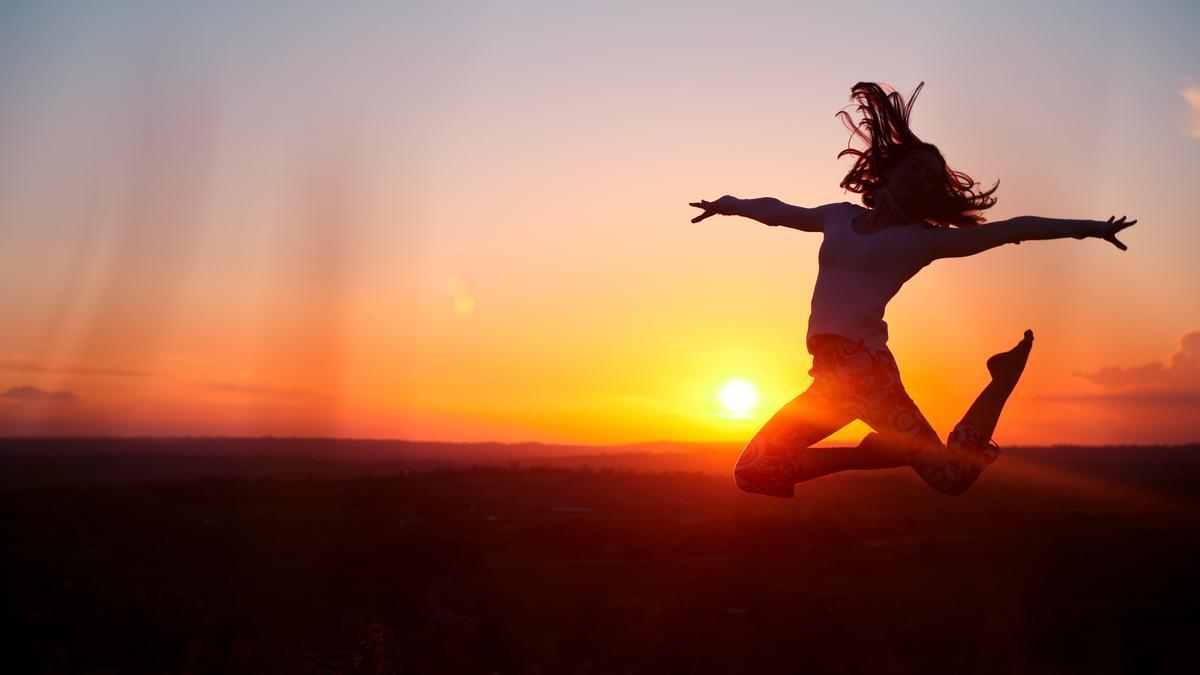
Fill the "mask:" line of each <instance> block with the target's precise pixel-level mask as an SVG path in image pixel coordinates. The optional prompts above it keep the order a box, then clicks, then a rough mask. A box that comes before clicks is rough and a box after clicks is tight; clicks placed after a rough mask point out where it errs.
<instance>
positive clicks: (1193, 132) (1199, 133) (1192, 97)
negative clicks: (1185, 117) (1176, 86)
mask: <svg viewBox="0 0 1200 675" xmlns="http://www.w3.org/2000/svg"><path fill="white" fill-rule="evenodd" d="M1179 93H1180V95H1182V96H1183V100H1184V101H1186V102H1187V104H1188V109H1189V112H1190V113H1191V129H1189V130H1188V135H1189V136H1191V137H1192V138H1200V87H1197V86H1196V85H1194V84H1189V85H1187V86H1185V87H1184V88H1183V90H1181V91H1180V92H1179Z"/></svg>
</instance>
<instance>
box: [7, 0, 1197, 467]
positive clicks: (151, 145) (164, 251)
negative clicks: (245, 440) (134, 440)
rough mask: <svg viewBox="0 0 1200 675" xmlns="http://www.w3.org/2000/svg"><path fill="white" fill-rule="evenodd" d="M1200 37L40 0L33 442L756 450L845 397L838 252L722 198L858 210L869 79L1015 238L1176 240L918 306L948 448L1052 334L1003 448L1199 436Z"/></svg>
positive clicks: (1014, 23) (1040, 265)
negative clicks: (836, 353) (1089, 228)
mask: <svg viewBox="0 0 1200 675" xmlns="http://www.w3.org/2000/svg"><path fill="white" fill-rule="evenodd" d="M929 17H935V18H933V19H930V18H929ZM1197 25H1200V6H1197V5H1195V4H1192V3H1163V4H1158V5H1154V6H1146V5H1140V6H1138V5H1123V4H1118V3H1085V2H1060V3H1054V4H1050V5H1047V4H1045V3H1033V2H1015V3H1007V4H1005V5H1003V6H993V7H986V8H984V7H982V6H976V5H963V4H961V3H940V2H918V3H915V5H913V4H912V3H910V4H908V5H898V4H896V3H868V4H867V5H856V6H855V11H854V12H844V13H839V12H837V11H836V10H835V8H834V7H832V6H828V5H827V4H824V3H777V2H768V3H757V4H755V5H752V6H739V7H737V8H734V7H718V6H706V5H699V6H697V5H695V4H694V3H682V2H670V3H656V4H653V5H651V6H645V5H643V4H636V5H635V4H634V3H629V2H623V3H603V4H601V3H596V4H575V3H573V4H571V5H569V6H563V5H560V4H557V3H549V2H517V3H507V4H505V5H504V6H500V5H494V4H488V3H458V4H441V5H428V6H421V5H406V6H390V7H371V8H356V10H355V11H354V12H348V11H345V10H344V8H343V9H340V10H339V8H335V7H332V6H327V5H323V4H320V3H302V2H295V3H279V4H277V5H273V4H271V3H264V4H256V5H255V6H252V7H228V8H217V7H213V6H207V5H206V6H192V7H188V6H169V5H164V4H160V3H149V2H115V3H106V4H105V5H103V6H100V5H94V4H89V3H55V4H54V5H53V6H50V5H41V4H29V5H25V6H14V5H8V6H6V8H5V9H3V10H0V38H2V39H0V55H3V58H0V91H3V93H4V95H3V97H2V99H0V100H3V104H0V139H2V141H3V143H4V147H5V151H4V152H3V153H0V228H3V230H2V231H3V233H4V238H5V246H4V247H3V248H2V249H0V275H2V276H0V288H3V289H4V292H3V293H4V294H3V298H4V299H3V303H2V305H0V306H2V307H3V309H4V313H5V315H6V317H8V320H7V321H6V322H5V328H6V330H4V331H2V332H0V436H24V435H114V436H172V435H175V436H184V435H191V436H239V437H256V436H267V435H275V436H297V437H345V438H379V439H419V440H422V441H430V442H434V441H451V442H453V441H463V442H487V441H495V442H541V443H562V444H581V445H614V444H631V443H645V442H656V441H658V440H660V439H661V440H664V441H680V442H689V441H690V442H738V441H745V440H748V439H749V438H750V437H751V436H752V435H753V433H754V431H755V430H757V429H758V428H759V426H761V425H762V423H763V422H764V421H765V420H766V419H767V417H769V416H770V415H771V414H772V413H773V412H774V411H775V410H776V409H778V407H779V406H781V405H782V404H783V403H785V402H786V401H788V400H790V399H791V398H792V397H794V396H795V395H797V394H799V393H800V392H801V391H803V390H804V389H805V388H806V387H807V386H808V384H809V382H810V381H811V378H810V376H809V375H808V369H809V367H810V366H811V356H810V355H809V354H808V353H807V351H806V350H805V348H804V335H805V330H806V327H807V320H808V309H809V304H808V303H809V300H810V297H811V293H812V285H813V281H814V279H815V275H816V264H817V260H816V254H817V249H818V247H819V245H820V243H821V236H820V235H819V234H811V233H803V232H797V231H793V230H786V229H784V228H768V227H766V226H764V225H761V224H758V223H755V222H753V221H749V220H746V219H738V218H726V217H714V218H710V219H708V220H705V221H702V222H701V223H697V224H692V223H690V222H689V219H690V218H692V217H693V216H694V215H696V213H697V212H696V210H695V209H693V208H692V207H689V206H688V205H687V204H688V202H691V201H696V200H698V199H715V198H717V197H719V196H721V195H723V194H732V195H736V196H739V197H761V196H776V197H778V198H780V199H783V200H784V201H787V202H790V203H794V204H799V205H805V206H813V205H819V204H823V203H829V202H838V201H851V202H855V203H859V198H858V195H855V194H853V193H849V192H844V191H842V190H841V189H840V188H839V187H838V183H839V181H840V180H841V178H842V176H843V175H844V173H845V171H846V170H847V169H848V168H849V166H850V164H851V162H850V161H849V159H848V158H842V159H840V160H839V159H837V158H836V155H837V153H838V152H839V151H841V150H842V149H844V148H845V147H846V146H847V141H848V139H849V134H848V132H847V131H846V129H845V128H844V127H843V126H842V124H841V122H840V121H839V120H838V119H836V118H835V116H834V115H835V113H837V112H838V111H839V110H842V109H843V108H844V107H845V106H847V105H848V104H849V100H848V97H849V93H850V87H851V86H852V85H853V84H854V83H855V82H858V81H861V80H866V81H878V82H886V83H888V84H890V85H892V86H894V87H895V88H896V89H897V90H899V91H900V92H901V93H902V94H904V95H905V97H907V96H908V95H909V94H910V93H911V92H912V90H913V89H914V88H915V87H916V85H917V84H918V83H919V82H921V81H924V82H925V87H924V89H923V91H922V92H921V94H920V96H919V97H918V99H917V101H916V103H915V105H914V107H913V127H914V131H915V132H916V133H917V134H918V135H919V136H920V137H921V138H922V139H924V140H927V141H929V142H932V143H935V144H937V145H938V146H939V147H940V148H941V149H942V151H943V152H944V153H945V155H946V157H947V159H948V161H949V163H950V165H951V167H952V168H954V169H957V170H961V171H964V172H966V173H967V174H969V175H970V176H971V177H972V178H974V179H975V180H976V181H978V182H979V183H980V184H981V185H982V186H983V187H984V188H987V187H990V186H991V185H992V184H993V183H995V182H996V181H997V180H999V181H1000V187H999V189H998V190H997V192H996V197H998V199H999V201H998V203H997V205H996V206H995V207H994V208H993V209H991V210H990V211H988V212H986V214H985V215H986V216H987V217H988V218H989V220H1001V219H1004V218H1010V217H1013V216H1018V215H1027V214H1032V215H1041V216H1050V217H1063V218H1090V219H1097V220H1104V219H1106V218H1107V217H1108V216H1110V215H1115V216H1117V217H1119V216H1121V215H1127V216H1128V217H1129V218H1137V219H1138V224H1137V225H1135V226H1134V227H1132V228H1130V229H1129V230H1126V231H1125V232H1123V233H1122V234H1121V239H1122V241H1124V242H1125V243H1126V244H1127V245H1128V246H1129V250H1128V251H1124V252H1122V251H1119V250H1117V249H1116V248H1114V247H1113V246H1111V245H1110V244H1108V243H1105V242H1102V241H1099V240H1087V241H1076V240H1072V239H1067V240H1058V241H1033V242H1025V243H1024V244H1022V245H1020V246H1004V247H1000V248H999V249H996V250H994V251H989V252H987V253H984V254H981V255H979V256H975V257H971V258H967V259H957V260H955V259H951V260H941V261H938V262H935V263H934V264H933V265H931V266H930V267H929V268H928V269H926V270H925V271H923V272H922V273H921V274H920V275H918V276H917V277H916V278H915V279H913V280H912V281H910V282H909V283H908V284H907V285H906V286H905V288H904V289H903V290H901V292H900V294H899V295H898V296H897V297H896V298H895V299H894V300H893V301H892V303H891V304H890V305H889V308H888V314H887V317H886V318H887V321H888V327H889V333H890V340H889V346H890V348H891V350H892V351H893V353H894V354H895V355H896V358H897V361H898V363H899V366H900V372H901V374H902V375H903V376H904V381H905V385H906V387H907V389H908V390H909V392H910V393H911V394H912V396H913V398H914V400H916V402H917V403H918V405H920V407H921V409H922V410H923V411H924V413H925V415H926V417H928V418H929V420H930V422H932V423H933V425H934V427H935V428H937V429H938V430H939V432H940V433H942V434H943V435H944V434H945V433H946V432H948V431H949V430H950V428H951V426H952V425H953V424H954V423H955V422H956V421H957V420H958V418H959V417H960V416H961V415H962V412H963V411H964V410H965V409H966V407H967V406H968V405H969V404H970V403H971V401H972V400H973V398H974V396H975V395H976V394H977V393H978V392H979V390H980V388H981V387H982V386H983V385H984V384H986V382H987V378H988V375H987V371H986V369H985V367H984V361H985V359H986V358H987V357H988V356H990V355H991V354H994V353H996V352H998V351H1001V350H1005V349H1008V348H1010V347H1011V346H1012V345H1013V344H1015V343H1016V341H1017V340H1018V339H1020V336H1021V334H1022V332H1023V331H1024V330H1025V329H1026V328H1031V329H1032V330H1033V332H1034V335H1035V343H1034V348H1033V352H1032V354H1031V356H1030V360H1029V364H1028V366H1027V368H1026V371H1025V375H1024V377H1023V379H1022V381H1021V383H1020V384H1019V385H1018V386H1017V388H1016V391H1015V393H1014V394H1013V396H1012V398H1011V400H1010V402H1009V404H1008V406H1007V408H1006V410H1005V413H1004V416H1003V417H1002V419H1001V421H1000V425H999V427H998V429H997V432H996V435H995V440H996V441H997V442H998V443H999V444H1000V445H1001V446H1016V445H1030V446H1039V445H1052V444H1079V445H1113V444H1182V443H1193V442H1200V414H1197V413H1198V412H1200V299H1198V298H1197V293H1196V292H1197V290H1198V289H1200V267H1197V266H1196V265H1195V252H1196V251H1197V250H1200V219H1198V218H1197V216H1196V215H1195V209H1194V206H1193V205H1192V203H1191V197H1192V195H1191V194H1190V193H1189V191H1188V190H1187V189H1186V187H1185V189H1180V186H1188V185H1194V184H1197V183H1198V182H1200V50H1197V49H1196V47H1195V44H1194V43H1195V36H1194V32H1195V31H1194V27H1195V26H1197ZM981 26H984V27H986V28H985V29H983V30H981V29H980V27H981ZM816 64H819V68H818V67H816ZM856 147H857V146H856ZM985 308H986V309H985ZM736 382H743V383H748V384H749V385H751V388H752V389H753V394H754V396H750V395H748V394H747V395H746V396H734V395H728V394H729V393H730V386H731V383H736ZM733 393H734V394H738V392H736V391H735V392H733ZM866 432H867V428H866V427H865V425H862V424H861V423H857V422H856V423H854V424H852V425H850V426H849V427H846V428H845V429H843V430H842V431H840V432H838V433H836V434H834V435H833V436H831V437H830V438H829V439H827V441H826V443H828V444H838V445H841V444H850V443H853V442H855V441H857V439H858V438H860V437H861V436H862V435H864V434H865V433H866Z"/></svg>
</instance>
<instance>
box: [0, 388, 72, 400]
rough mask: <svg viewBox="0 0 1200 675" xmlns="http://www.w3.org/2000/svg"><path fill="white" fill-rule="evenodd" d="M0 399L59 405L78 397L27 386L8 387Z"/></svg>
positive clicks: (67, 393) (65, 392)
mask: <svg viewBox="0 0 1200 675" xmlns="http://www.w3.org/2000/svg"><path fill="white" fill-rule="evenodd" d="M0 397H2V398H11V399H15V400H17V401H55V402H61V403H70V402H72V401H77V400H79V397H78V396H76V395H75V394H72V393H71V392H69V391H46V390H44V389H38V388H37V387H31V386H28V385H25V386H20V387H10V388H9V389H8V391H6V392H4V393H3V394H0Z"/></svg>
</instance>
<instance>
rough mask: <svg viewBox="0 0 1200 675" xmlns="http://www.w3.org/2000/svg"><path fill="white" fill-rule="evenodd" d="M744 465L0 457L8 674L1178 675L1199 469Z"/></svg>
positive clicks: (402, 453) (620, 456)
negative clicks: (926, 479)
mask: <svg viewBox="0 0 1200 675" xmlns="http://www.w3.org/2000/svg"><path fill="white" fill-rule="evenodd" d="M739 450H740V447H739V446H738V445H737V444H672V443H651V444H639V445H632V446H621V447H616V446H612V447H583V446H574V447H572V446H551V445H542V444H523V445H502V444H433V443H419V442H399V441H395V442H394V441H338V440H321V439H271V438H260V439H226V438H216V439H128V438H122V439H114V438H104V439H85V438H75V439H18V438H7V439H0V467H2V471H0V508H2V509H3V517H2V519H0V537H2V541H0V545H2V546H3V550H4V556H3V567H4V570H3V572H4V573H3V580H4V581H3V583H4V591H3V592H4V597H5V602H4V605H3V610H2V611H3V612H4V616H3V617H2V618H3V620H4V622H5V624H6V625H8V626H10V628H9V629H7V630H6V631H5V634H6V636H7V642H8V644H7V646H6V648H5V649H4V650H3V652H2V653H3V656H2V657H0V671H2V672H5V673H168V672H169V673H175V672H179V673H274V672H280V673H614V674H616V673H809V672H811V673H860V672H862V673H884V672H887V673H934V672H944V673H974V672H982V673H1063V672H1066V673H1131V672H1137V673H1160V672H1161V673H1179V672H1192V671H1194V668H1195V665H1194V664H1195V661H1196V658H1197V655H1196V654H1195V652H1194V649H1193V647H1192V645H1191V639H1192V637H1193V636H1194V635H1195V634H1196V633H1197V631H1198V630H1200V591H1197V590H1196V587H1194V586H1192V584H1193V583H1194V576H1195V573H1196V571H1197V562H1196V561H1197V560H1200V446H1170V447H1161V446H1160V447H1145V446H1142V447H1131V446H1112V447H1087V448H1082V447H1070V446H1054V447H1041V448H1005V450H1004V454H1003V455H1002V456H1001V458H1000V460H999V461H998V462H997V463H996V464H995V465H993V467H991V468H990V469H989V470H988V472H987V473H985V474H984V476H983V478H981V479H980V481H979V482H978V483H977V484H976V485H975V486H974V487H972V488H971V489H970V490H969V491H968V492H967V493H965V494H963V495H962V496H959V497H947V496H944V495H941V494H938V493H936V492H934V491H933V490H931V489H930V488H928V487H927V486H925V485H924V484H923V483H922V482H921V481H920V480H919V479H918V478H917V477H916V475H915V474H914V473H912V472H911V471H908V470H893V471H885V472H871V473H848V474H841V475H835V476H830V477H827V478H823V479H820V480H817V481H813V482H810V483H806V484H803V485H800V486H798V487H797V490H796V495H797V496H796V498H795V499H790V500H781V499H775V498H771V497H764V496H759V495H748V494H745V493H743V492H740V491H739V490H737V488H736V487H735V486H734V484H733V481H732V479H731V477H730V472H731V470H732V466H733V462H734V460H735V459H736V457H737V453H738V451H739Z"/></svg>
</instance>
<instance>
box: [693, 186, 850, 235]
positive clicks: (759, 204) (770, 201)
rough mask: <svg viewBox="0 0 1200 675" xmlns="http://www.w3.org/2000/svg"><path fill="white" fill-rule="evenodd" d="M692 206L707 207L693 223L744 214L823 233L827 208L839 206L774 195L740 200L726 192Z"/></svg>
mask: <svg viewBox="0 0 1200 675" xmlns="http://www.w3.org/2000/svg"><path fill="white" fill-rule="evenodd" d="M691 205H692V206H695V207H696V208H699V209H704V213H702V214H700V215H698V216H696V217H695V218H692V222H693V223H698V222H700V221H701V220H704V219H705V218H707V217H709V216H712V215H722V216H742V217H745V218H749V219H751V220H757V221H758V222H760V223H763V224H764V225H771V226H773V227H776V226H782V227H790V228H793V229H797V230H803V231H805V232H821V231H822V221H823V220H824V218H825V216H826V209H829V208H832V207H835V206H838V205H837V204H826V205H824V206H817V207H813V208H806V207H803V206H793V205H792V204H788V203H785V202H782V201H779V200H778V199H776V198H774V197H757V198H755V199H738V198H737V197H732V196H730V195H725V196H724V197H721V198H720V199H718V200H716V201H713V202H710V201H705V200H703V199H702V200H700V201H698V202H691Z"/></svg>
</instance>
